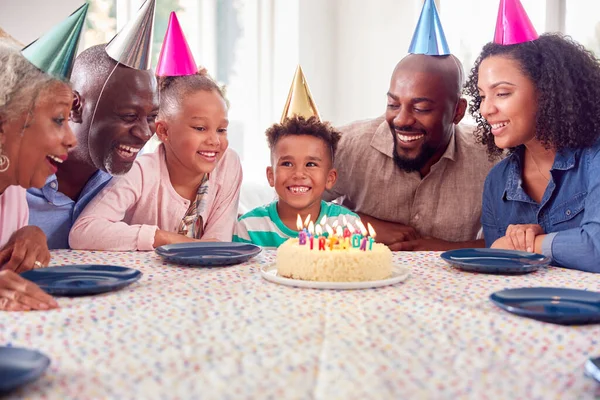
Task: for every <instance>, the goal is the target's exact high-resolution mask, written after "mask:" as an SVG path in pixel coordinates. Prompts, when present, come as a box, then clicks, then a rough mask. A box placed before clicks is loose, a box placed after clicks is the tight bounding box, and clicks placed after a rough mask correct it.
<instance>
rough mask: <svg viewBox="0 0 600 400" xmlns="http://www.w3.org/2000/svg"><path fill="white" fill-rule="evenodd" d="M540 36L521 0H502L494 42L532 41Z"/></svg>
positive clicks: (514, 42) (508, 43)
mask: <svg viewBox="0 0 600 400" xmlns="http://www.w3.org/2000/svg"><path fill="white" fill-rule="evenodd" d="M538 37H539V36H538V34H537V32H536V31H535V28H534V27H533V24H532V23H531V21H530V20H529V17H528V16H527V13H526V12H525V9H524V8H523V5H522V4H521V2H520V1H519V0H500V7H499V8H498V18H497V19H496V32H495V33H494V43H498V44H504V45H510V44H517V43H524V42H530V41H532V40H535V39H537V38H538Z"/></svg>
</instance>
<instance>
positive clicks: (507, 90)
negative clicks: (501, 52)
mask: <svg viewBox="0 0 600 400" xmlns="http://www.w3.org/2000/svg"><path fill="white" fill-rule="evenodd" d="M478 83H479V86H478V89H479V96H480V97H481V105H480V107H479V111H480V112H481V115H482V116H483V117H484V118H485V119H486V120H487V122H488V123H489V124H490V125H491V127H492V134H493V135H494V142H495V143H496V146H498V147H499V148H501V149H507V148H511V147H516V146H519V145H521V144H525V143H527V142H529V141H531V140H533V139H534V138H535V125H536V112H537V91H536V88H535V85H534V83H533V82H532V81H531V79H529V78H528V77H527V76H526V75H525V74H523V72H522V71H521V69H520V65H519V63H518V62H517V61H515V60H513V59H512V58H509V57H506V56H491V57H488V58H486V59H485V60H483V61H482V62H481V64H480V66H479V75H478Z"/></svg>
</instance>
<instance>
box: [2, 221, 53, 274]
mask: <svg viewBox="0 0 600 400" xmlns="http://www.w3.org/2000/svg"><path fill="white" fill-rule="evenodd" d="M49 262H50V251H49V250H48V242H47V241H46V235H44V232H43V231H42V230H41V229H40V228H38V227H37V226H33V225H29V226H24V227H23V228H21V229H19V230H17V231H16V232H15V233H13V235H12V236H11V238H10V239H9V241H8V243H6V245H5V246H4V248H3V249H2V250H0V269H2V270H11V271H14V272H17V273H21V272H25V271H29V270H30V269H34V268H41V267H45V266H47V265H48V263H49Z"/></svg>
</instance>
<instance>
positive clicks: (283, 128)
mask: <svg viewBox="0 0 600 400" xmlns="http://www.w3.org/2000/svg"><path fill="white" fill-rule="evenodd" d="M265 134H266V136H267V142H268V143H269V148H270V149H271V152H272V151H273V149H274V148H275V145H276V144H277V142H278V141H279V140H280V139H281V138H283V137H285V136H292V135H295V136H300V135H307V136H314V137H316V138H319V139H321V140H323V141H324V142H325V143H326V144H327V145H328V147H329V149H330V153H331V162H332V164H333V160H334V158H335V151H336V150H337V145H338V142H339V141H340V138H341V137H342V135H341V134H340V132H339V131H337V130H335V128H333V127H332V126H331V125H330V124H329V123H328V122H321V121H320V120H319V119H318V118H317V117H315V116H312V117H310V118H308V119H306V118H304V117H301V116H294V117H292V118H287V119H285V120H284V121H283V123H280V124H273V125H272V126H271V127H270V128H269V129H267V131H266V132H265Z"/></svg>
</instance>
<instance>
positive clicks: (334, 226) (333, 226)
mask: <svg viewBox="0 0 600 400" xmlns="http://www.w3.org/2000/svg"><path fill="white" fill-rule="evenodd" d="M338 224H339V222H338V220H337V219H336V220H335V221H333V224H331V227H332V228H334V229H335V228H336V227H337V226H338Z"/></svg>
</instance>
